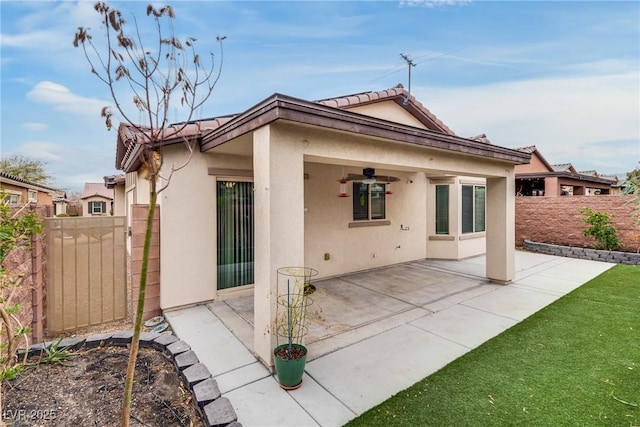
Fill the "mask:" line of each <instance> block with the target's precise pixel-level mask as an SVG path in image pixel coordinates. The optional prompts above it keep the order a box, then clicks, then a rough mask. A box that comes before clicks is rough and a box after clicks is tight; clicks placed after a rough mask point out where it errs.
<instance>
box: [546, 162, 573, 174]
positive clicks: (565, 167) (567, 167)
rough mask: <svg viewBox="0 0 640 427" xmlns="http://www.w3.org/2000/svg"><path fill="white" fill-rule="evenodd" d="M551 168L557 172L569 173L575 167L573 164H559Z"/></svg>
mask: <svg viewBox="0 0 640 427" xmlns="http://www.w3.org/2000/svg"><path fill="white" fill-rule="evenodd" d="M551 167H552V168H553V170H554V171H556V172H569V171H570V170H571V169H572V168H573V165H572V164H571V163H558V164H556V165H551Z"/></svg>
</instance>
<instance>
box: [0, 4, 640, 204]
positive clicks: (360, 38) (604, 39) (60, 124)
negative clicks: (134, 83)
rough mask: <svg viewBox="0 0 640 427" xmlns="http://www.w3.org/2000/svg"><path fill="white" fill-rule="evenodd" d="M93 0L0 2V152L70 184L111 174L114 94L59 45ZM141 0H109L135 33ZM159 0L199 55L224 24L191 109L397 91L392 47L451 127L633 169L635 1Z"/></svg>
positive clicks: (418, 93) (401, 74)
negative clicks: (216, 64)
mask: <svg viewBox="0 0 640 427" xmlns="http://www.w3.org/2000/svg"><path fill="white" fill-rule="evenodd" d="M165 3H166V2H165ZM93 4H94V1H93V0H92V1H73V2H72V1H46V2H41V1H5V0H0V15H1V18H0V19H1V27H0V49H1V51H0V58H1V69H0V80H1V85H0V92H1V94H0V97H1V110H0V118H1V119H0V121H1V131H0V136H1V139H0V144H1V145H0V155H1V156H2V157H5V156H9V155H12V154H20V155H24V156H27V157H30V158H33V159H36V160H40V161H43V162H45V163H46V165H45V168H46V170H47V171H48V172H49V173H50V174H51V175H53V180H52V182H51V183H50V184H51V185H52V186H54V187H56V188H60V189H65V190H67V191H72V192H78V191H82V188H83V185H84V183H85V182H102V181H103V177H104V176H106V175H112V174H116V173H120V171H118V170H117V169H116V167H115V147H116V137H117V135H116V132H115V130H112V131H108V130H107V129H106V127H105V124H104V120H103V119H102V118H101V117H100V110H101V109H102V107H104V106H108V105H113V101H112V99H111V98H110V95H109V91H108V88H107V87H106V86H105V85H104V84H103V83H102V82H100V81H99V80H98V79H97V78H96V77H95V76H94V75H93V74H91V72H90V70H91V68H90V67H89V65H88V63H87V61H86V59H85V57H84V55H83V54H82V50H81V49H76V48H74V47H73V44H72V41H73V36H74V34H75V31H76V29H77V28H78V27H81V26H82V27H90V28H91V29H92V31H93V34H94V36H96V40H99V36H100V35H101V34H103V33H101V32H100V26H99V20H98V18H99V16H98V14H97V13H96V12H95V11H94V10H93ZM147 4H148V1H127V2H115V1H114V2H109V5H110V6H113V7H116V8H118V9H120V10H121V11H122V12H123V13H124V16H125V18H131V21H133V19H132V18H133V17H134V16H135V18H136V19H137V21H138V23H139V25H140V27H141V29H142V31H143V32H145V31H147V30H149V29H150V28H151V27H150V25H151V24H152V21H151V20H149V19H147V18H146V15H145V9H146V5H147ZM154 4H155V5H161V4H164V3H154ZM170 4H171V5H172V6H173V8H174V11H175V14H176V19H175V21H174V29H175V34H176V36H177V37H179V38H181V39H184V38H185V37H189V36H190V37H195V38H196V39H197V43H196V47H197V50H198V51H199V52H200V53H201V54H202V55H206V54H207V53H208V52H210V51H212V52H214V53H215V54H216V58H218V60H219V59H220V57H221V55H220V51H219V48H218V45H217V43H216V37H218V36H225V37H226V39H225V40H224V42H223V49H224V52H223V53H224V55H223V58H224V61H223V65H222V74H221V77H220V80H219V81H218V83H217V86H216V89H215V91H214V93H213V95H212V97H211V98H210V99H209V100H208V101H207V103H206V105H205V106H204V107H203V108H202V109H200V111H198V116H197V118H207V117H215V116H220V115H227V114H232V113H240V112H243V111H245V110H247V109H249V108H250V107H252V106H253V105H255V104H257V103H258V102H260V101H262V100H263V99H265V98H267V97H269V96H271V95H272V94H274V93H282V94H286V95H290V96H294V97H298V98H302V99H306V100H310V101H312V100H316V99H323V98H330V97H337V96H342V95H348V94H352V93H359V92H365V91H378V90H383V89H387V88H391V87H394V86H396V85H397V84H398V83H402V84H403V85H404V86H405V88H408V83H409V72H408V70H409V67H408V65H407V63H406V62H405V60H404V59H403V58H402V57H401V54H405V55H407V56H408V57H409V58H410V59H411V60H412V61H413V63H414V64H415V67H412V68H411V94H412V95H414V96H415V97H416V98H417V99H418V101H420V102H421V103H422V104H424V105H425V107H426V108H428V109H429V110H430V111H431V112H432V113H434V114H435V115H436V116H437V117H438V118H439V119H441V120H442V121H443V122H444V123H445V124H447V125H448V126H449V127H450V128H451V129H452V130H453V131H454V132H456V134H457V135H459V136H462V137H471V136H475V135H478V134H482V133H484V134H486V135H487V137H488V138H489V139H490V141H491V143H493V144H495V145H499V146H503V147H508V148H517V147H524V146H529V145H535V146H536V147H537V148H538V151H539V152H540V153H541V154H542V155H543V156H544V158H545V159H546V160H547V161H548V162H549V163H551V164H556V163H572V164H573V166H574V167H575V168H576V170H579V171H586V170H597V171H598V172H599V173H600V174H621V175H623V174H625V173H626V172H629V171H631V170H633V169H634V168H636V167H638V166H640V163H639V162H640V2H637V1H621V2H616V1H602V2H597V1H549V2H547V1H532V2H526V1H482V0H480V1H459V0H433V1H428V0H401V1H389V0H387V1H375V2H368V1H290V2H276V1H260V2H252V1H232V2H223V1H173V2H170ZM120 95H122V96H124V98H125V99H126V100H128V99H130V95H129V94H127V93H124V92H121V93H120ZM181 120H182V118H181V117H180V113H179V112H178V111H176V117H175V121H176V122H178V121H181ZM116 127H117V120H116Z"/></svg>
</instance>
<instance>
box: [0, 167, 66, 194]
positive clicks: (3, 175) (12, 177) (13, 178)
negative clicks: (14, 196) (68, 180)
mask: <svg viewBox="0 0 640 427" xmlns="http://www.w3.org/2000/svg"><path fill="white" fill-rule="evenodd" d="M0 178H2V181H7V180H9V181H15V182H16V183H20V184H25V185H29V186H32V187H37V188H39V189H42V190H50V191H54V192H58V193H64V191H63V190H59V189H57V188H53V187H49V186H48V185H44V184H40V183H37V182H33V181H28V180H26V179H23V178H20V177H18V176H15V175H11V174H8V173H5V172H2V171H0Z"/></svg>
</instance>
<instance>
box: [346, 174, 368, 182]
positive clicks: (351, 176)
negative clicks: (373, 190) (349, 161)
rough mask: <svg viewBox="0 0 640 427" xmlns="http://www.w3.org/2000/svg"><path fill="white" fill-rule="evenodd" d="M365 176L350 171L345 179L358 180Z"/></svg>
mask: <svg viewBox="0 0 640 427" xmlns="http://www.w3.org/2000/svg"><path fill="white" fill-rule="evenodd" d="M365 178H366V177H365V176H364V175H356V174H352V173H350V174H349V175H347V177H346V178H345V181H360V180H362V179H365Z"/></svg>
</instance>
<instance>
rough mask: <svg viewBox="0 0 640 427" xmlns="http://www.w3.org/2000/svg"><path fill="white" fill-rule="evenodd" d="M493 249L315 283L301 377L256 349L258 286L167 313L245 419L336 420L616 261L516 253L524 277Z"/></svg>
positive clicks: (251, 422) (416, 378)
mask: <svg viewBox="0 0 640 427" xmlns="http://www.w3.org/2000/svg"><path fill="white" fill-rule="evenodd" d="M485 263H486V258H485V256H479V257H475V258H471V259H467V260H464V261H444V260H419V261H413V262H408V263H402V264H397V265H393V266H389V267H385V268H379V269H374V270H369V271H365V272H359V273H353V274H348V275H343V276H338V277H334V278H328V279H324V280H321V281H317V282H314V285H315V286H316V288H317V290H316V291H315V292H314V293H313V294H312V295H311V297H312V298H313V300H314V303H313V306H312V307H311V311H310V315H309V322H310V326H309V334H308V336H307V347H308V349H309V356H308V363H307V367H306V370H305V377H304V380H303V386H302V387H301V388H300V389H299V390H296V391H294V392H285V391H283V390H281V389H280V388H279V387H278V384H277V381H276V380H275V379H274V378H273V377H272V375H271V372H269V370H268V369H267V368H265V366H264V365H263V364H262V363H260V362H259V359H258V358H257V357H256V354H255V350H254V349H253V342H254V341H253V337H254V330H253V329H254V328H253V323H252V321H253V318H254V317H253V301H254V298H253V295H247V296H244V297H239V298H233V299H228V300H226V301H225V300H222V301H220V300H217V301H215V302H213V303H209V304H206V305H198V306H194V307H190V308H183V309H177V310H172V311H167V312H165V315H166V317H167V319H168V320H169V322H170V324H171V326H172V328H173V330H174V332H175V333H176V334H177V335H178V336H179V337H180V338H181V339H182V340H185V341H187V342H188V343H189V344H190V346H191V348H192V349H193V350H194V351H195V352H196V354H197V355H198V357H199V359H200V361H201V362H202V363H204V364H205V365H206V366H207V368H208V369H209V371H210V372H211V373H212V376H213V377H214V379H215V380H216V382H217V384H218V387H219V388H220V391H221V393H222V395H223V396H225V397H227V398H228V399H229V400H230V402H231V403H232V405H233V407H234V409H235V411H236V413H237V414H238V421H239V422H240V423H242V424H243V425H247V426H248V425H296V426H305V425H314V426H317V425H321V426H337V425H342V424H344V423H345V422H347V421H348V420H350V419H352V418H354V417H356V416H358V415H360V414H361V413H363V412H364V411H366V410H367V409H369V408H371V407H373V406H375V405H377V404H378V403H381V402H382V401H384V400H385V399H387V398H389V397H390V396H392V395H393V394H395V393H397V392H399V391H401V390H403V389H404V388H406V387H408V386H410V385H412V384H414V383H415V382H417V381H419V380H420V379H422V378H424V377H426V376H428V375H430V374H431V373H433V372H435V371H437V370H439V369H440V368H442V367H444V366H445V365H446V364H448V363H449V362H451V361H453V360H454V359H456V358H458V357H460V356H461V355H463V354H464V353H466V352H468V351H470V350H471V349H473V348H475V347H477V346H479V345H481V344H482V343H483V342H485V341H487V340H489V339H491V338H492V337H494V336H496V335H498V334H499V333H501V332H502V331H504V330H506V329H508V328H510V327H511V326H513V325H515V324H516V323H518V322H519V321H521V320H523V319H525V318H526V317H528V316H530V315H531V314H533V313H535V312H536V311H538V310H540V309H542V308H543V307H545V306H547V305H548V304H550V303H552V302H553V301H555V300H557V299H558V298H560V297H562V296H563V295H565V294H567V293H568V292H570V291H572V290H573V289H575V288H577V287H579V286H580V285H582V284H583V283H585V282H586V281H588V280H590V279H591V278H593V277H595V276H597V275H598V274H600V273H602V272H604V271H606V270H607V269H609V268H610V267H611V266H613V264H607V263H601V262H595V261H584V260H577V259H569V258H560V257H553V256H548V255H541V254H534V253H528V252H521V251H515V266H516V274H515V279H514V281H513V283H512V284H511V285H508V286H503V285H498V284H495V283H491V282H489V281H488V279H486V266H485Z"/></svg>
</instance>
